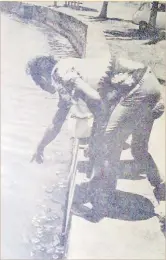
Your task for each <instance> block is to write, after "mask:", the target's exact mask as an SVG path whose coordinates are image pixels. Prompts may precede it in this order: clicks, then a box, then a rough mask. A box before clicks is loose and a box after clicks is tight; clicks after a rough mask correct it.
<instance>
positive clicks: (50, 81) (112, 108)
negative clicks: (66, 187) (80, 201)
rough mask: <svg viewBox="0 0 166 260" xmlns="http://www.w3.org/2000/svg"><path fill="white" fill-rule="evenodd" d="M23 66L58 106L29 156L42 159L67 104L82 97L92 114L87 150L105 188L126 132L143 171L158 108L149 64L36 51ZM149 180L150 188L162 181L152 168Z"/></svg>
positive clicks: (113, 176) (111, 178)
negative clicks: (39, 54) (56, 99)
mask: <svg viewBox="0 0 166 260" xmlns="http://www.w3.org/2000/svg"><path fill="white" fill-rule="evenodd" d="M27 71H28V73H29V74H30V75H31V77H32V79H33V80H34V81H35V83H36V85H38V86H39V87H41V88H42V89H43V90H45V91H47V92H50V93H51V94H54V93H55V92H56V91H57V92H58V94H59V104H58V107H59V109H58V111H57V112H56V114H55V117H54V118H53V121H52V125H51V127H49V128H48V129H47V130H46V132H45V134H44V136H43V138H42V140H41V141H40V142H39V144H38V146H37V150H36V153H35V154H34V156H33V158H32V161H33V160H35V161H36V162H38V163H42V162H43V158H44V149H45V147H46V146H47V145H48V144H49V143H50V142H52V141H53V140H54V139H55V138H56V136H57V135H58V133H59V132H60V130H61V127H62V125H63V123H64V121H65V119H66V116H67V114H68V113H69V110H70V109H71V107H72V106H73V105H76V104H77V105H78V106H79V104H81V102H82V103H84V105H86V107H87V112H90V113H92V114H93V116H94V124H93V130H92V137H91V141H90V144H91V146H90V149H89V151H90V154H92V156H93V158H94V160H95V165H96V169H97V170H96V171H97V173H96V176H95V177H96V178H98V173H99V172H104V178H105V179H106V182H105V183H106V184H107V186H108V189H112V186H113V185H114V186H116V177H117V171H118V169H119V162H120V154H121V152H122V150H123V145H124V142H125V140H126V139H127V138H128V136H129V135H131V134H132V143H131V150H132V154H133V156H134V158H135V159H136V160H137V161H138V162H139V163H140V164H141V165H143V166H144V168H145V170H147V172H149V169H151V168H152V163H151V156H150V154H149V153H148V141H149V137H150V133H151V130H152V126H153V122H154V120H155V119H157V118H158V117H160V116H161V115H162V114H163V112H164V105H163V102H162V99H161V93H160V84H159V82H158V80H157V78H156V77H155V75H154V74H153V72H152V71H151V69H150V68H149V67H146V66H144V65H143V64H141V63H138V62H132V61H126V60H123V59H119V60H115V59H110V60H108V61H107V62H105V61H103V60H102V59H93V60H86V59H77V58H68V59H61V60H55V59H54V58H53V57H52V56H51V57H50V56H42V57H36V58H34V59H33V60H32V61H30V62H29V63H28V67H27ZM99 179H100V178H99ZM149 179H150V178H149ZM151 180H152V182H151V183H152V185H153V186H155V187H156V189H158V190H163V187H165V186H163V183H162V180H161V178H160V176H159V175H155V177H154V176H153V174H152V178H151ZM162 193H163V192H162ZM164 194H165V193H164Z"/></svg>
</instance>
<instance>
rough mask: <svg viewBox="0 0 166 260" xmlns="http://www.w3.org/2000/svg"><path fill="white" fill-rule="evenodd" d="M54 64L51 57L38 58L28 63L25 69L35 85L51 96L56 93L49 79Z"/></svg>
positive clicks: (54, 61)
mask: <svg viewBox="0 0 166 260" xmlns="http://www.w3.org/2000/svg"><path fill="white" fill-rule="evenodd" d="M56 63H57V61H56V60H55V59H54V57H53V56H38V57H35V58H34V59H32V60H30V61H29V62H28V64H27V69H26V72H27V73H28V74H29V75H31V77H32V79H33V80H34V82H35V83H36V85H38V86H40V87H41V88H42V89H43V90H45V91H47V92H49V93H51V94H54V93H55V92H56V88H55V87H54V86H53V85H52V79H51V72H52V70H53V67H54V66H55V65H56Z"/></svg>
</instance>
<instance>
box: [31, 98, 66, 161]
mask: <svg viewBox="0 0 166 260" xmlns="http://www.w3.org/2000/svg"><path fill="white" fill-rule="evenodd" d="M62 102H63V101H62ZM62 102H60V105H59V109H58V111H57V112H56V114H55V116H54V118H53V121H52V124H51V125H50V126H49V127H48V128H47V130H46V132H45V133H44V136H43V138H42V140H41V141H40V143H39V144H38V146H37V151H36V153H35V154H34V156H33V157H32V160H31V161H34V160H36V162H38V163H42V162H43V152H44V149H45V147H46V146H47V145H48V144H49V143H51V142H52V141H53V140H54V139H55V138H56V136H57V135H58V134H59V132H60V130H61V128H62V125H63V123H64V121H65V119H66V116H67V114H68V112H69V110H70V105H69V104H67V103H65V102H63V103H62Z"/></svg>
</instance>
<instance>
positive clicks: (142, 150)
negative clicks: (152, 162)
mask: <svg viewBox="0 0 166 260" xmlns="http://www.w3.org/2000/svg"><path fill="white" fill-rule="evenodd" d="M131 154H132V156H133V157H134V159H135V160H137V161H144V160H147V159H148V158H149V152H148V148H146V147H135V146H133V147H131Z"/></svg>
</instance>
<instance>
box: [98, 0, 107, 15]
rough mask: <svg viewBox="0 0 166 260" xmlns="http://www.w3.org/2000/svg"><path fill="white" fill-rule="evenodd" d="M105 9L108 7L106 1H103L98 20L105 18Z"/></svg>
mask: <svg viewBox="0 0 166 260" xmlns="http://www.w3.org/2000/svg"><path fill="white" fill-rule="evenodd" d="M107 7H108V1H104V2H103V5H102V8H101V12H100V14H99V17H100V18H103V19H106V18H107Z"/></svg>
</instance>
